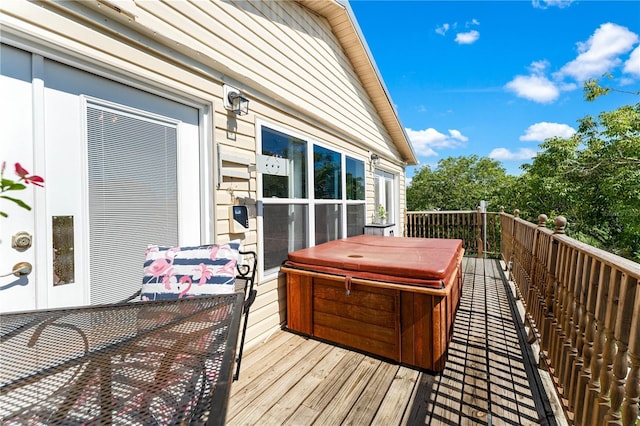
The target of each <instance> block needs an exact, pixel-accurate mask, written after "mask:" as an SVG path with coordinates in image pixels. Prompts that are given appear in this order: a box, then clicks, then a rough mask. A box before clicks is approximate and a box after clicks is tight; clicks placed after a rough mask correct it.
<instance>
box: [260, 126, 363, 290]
mask: <svg viewBox="0 0 640 426" xmlns="http://www.w3.org/2000/svg"><path fill="white" fill-rule="evenodd" d="M263 127H268V128H270V129H272V130H275V131H277V132H280V133H284V134H286V135H288V136H291V137H293V138H297V139H301V140H303V141H305V142H306V143H307V164H308V165H309V167H307V198H296V199H291V198H288V199H281V198H274V199H271V198H270V199H268V203H267V204H301V205H306V206H308V207H309V211H308V216H307V220H308V223H307V230H308V234H307V246H308V247H313V246H315V207H316V205H321V204H340V205H341V206H342V207H343V209H342V210H343V211H342V218H341V225H342V237H344V236H346V234H347V211H346V208H347V205H358V204H362V205H363V206H364V207H363V208H364V209H365V218H364V219H365V224H366V222H367V217H366V206H367V197H366V191H365V198H364V200H347V194H346V173H342V176H341V184H342V191H341V192H342V193H341V197H340V198H339V199H333V200H316V199H315V196H314V195H315V194H314V193H315V191H314V187H313V182H314V168H313V164H314V161H313V147H314V146H319V147H322V148H325V149H329V150H331V151H334V152H337V153H339V154H340V165H341V167H342V170H343V171H345V170H346V158H347V157H351V158H353V159H355V160H360V161H362V162H363V164H364V172H365V173H364V174H365V188H366V179H367V178H368V177H367V161H368V160H367V158H366V157H365V156H363V155H358V154H355V153H353V152H348V151H346V150H344V149H343V148H338V147H335V146H333V145H329V144H327V143H325V142H322V141H320V140H318V139H316V138H314V137H313V136H310V135H307V134H304V133H300V132H297V131H295V130H293V129H291V128H288V127H284V126H281V125H279V124H275V123H272V122H270V121H267V120H264V119H260V118H256V126H255V129H256V152H257V154H258V155H261V154H262V128H263ZM256 181H257V185H256V187H257V200H258V216H257V226H258V244H257V246H258V253H259V255H258V278H259V280H260V281H262V280H270V279H274V278H276V277H277V276H278V274H279V269H278V268H274V269H272V270H268V271H265V269H264V250H265V247H264V238H263V229H264V215H263V212H264V209H263V206H264V199H263V197H262V193H263V192H262V191H263V180H262V174H261V173H258V174H257V179H256Z"/></svg>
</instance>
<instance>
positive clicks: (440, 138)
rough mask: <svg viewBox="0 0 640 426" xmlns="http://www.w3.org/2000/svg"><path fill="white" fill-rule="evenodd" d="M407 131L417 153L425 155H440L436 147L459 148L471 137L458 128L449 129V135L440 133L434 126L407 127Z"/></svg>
mask: <svg viewBox="0 0 640 426" xmlns="http://www.w3.org/2000/svg"><path fill="white" fill-rule="evenodd" d="M405 131H406V132H407V136H408V137H409V140H410V141H411V144H412V145H413V148H414V149H415V151H416V154H418V155H419V156H423V157H435V156H437V155H438V153H437V152H436V151H435V150H436V149H443V148H457V147H459V146H461V145H463V144H464V142H466V141H467V140H468V139H469V138H467V137H466V136H464V135H463V134H462V133H460V131H458V130H449V135H445V134H444V133H440V132H439V131H437V130H436V129H434V128H432V127H430V128H428V129H424V130H413V129H409V128H407V129H405Z"/></svg>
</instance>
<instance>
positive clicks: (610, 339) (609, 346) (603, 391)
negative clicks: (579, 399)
mask: <svg viewBox="0 0 640 426" xmlns="http://www.w3.org/2000/svg"><path fill="white" fill-rule="evenodd" d="M620 275H621V272H620V271H618V270H616V269H613V268H612V269H611V278H610V280H609V284H610V286H609V293H608V294H607V313H606V316H605V324H604V330H605V343H604V352H603V355H602V356H603V358H602V369H601V370H600V394H599V395H598V406H597V411H596V413H594V416H595V418H594V421H593V422H592V425H594V426H601V425H602V424H604V417H605V415H606V414H607V411H609V407H611V398H610V396H609V389H610V388H611V384H612V382H613V361H614V357H615V355H616V338H615V334H614V328H615V325H616V316H617V314H618V292H619V290H620Z"/></svg>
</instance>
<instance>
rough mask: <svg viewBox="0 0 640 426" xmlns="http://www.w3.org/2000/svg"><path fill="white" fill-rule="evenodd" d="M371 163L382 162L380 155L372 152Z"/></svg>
mask: <svg viewBox="0 0 640 426" xmlns="http://www.w3.org/2000/svg"><path fill="white" fill-rule="evenodd" d="M371 163H373V164H375V165H378V164H379V163H380V157H379V156H378V154H375V153H372V154H371Z"/></svg>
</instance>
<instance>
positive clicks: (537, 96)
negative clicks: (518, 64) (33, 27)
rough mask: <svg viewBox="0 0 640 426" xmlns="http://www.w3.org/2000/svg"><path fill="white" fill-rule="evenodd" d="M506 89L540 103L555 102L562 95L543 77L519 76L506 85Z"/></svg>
mask: <svg viewBox="0 0 640 426" xmlns="http://www.w3.org/2000/svg"><path fill="white" fill-rule="evenodd" d="M505 88H506V89H508V90H511V91H512V92H514V93H515V94H516V95H517V96H518V97H521V98H525V99H529V100H531V101H534V102H540V103H548V102H553V101H555V100H556V99H557V98H558V96H559V95H560V89H559V88H558V87H557V86H556V85H555V84H554V83H553V82H552V81H551V80H549V79H548V78H547V77H544V76H541V75H529V76H527V75H517V76H516V77H515V78H514V79H513V80H511V81H510V82H508V83H507V84H506V86H505Z"/></svg>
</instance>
